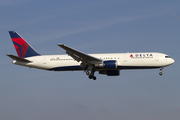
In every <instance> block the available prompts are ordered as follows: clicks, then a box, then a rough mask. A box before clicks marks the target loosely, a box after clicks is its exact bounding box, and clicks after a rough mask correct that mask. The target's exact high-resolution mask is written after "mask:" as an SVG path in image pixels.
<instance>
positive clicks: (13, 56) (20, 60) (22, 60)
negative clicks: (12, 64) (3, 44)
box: [6, 54, 32, 63]
mask: <svg viewBox="0 0 180 120" xmlns="http://www.w3.org/2000/svg"><path fill="white" fill-rule="evenodd" d="M6 55H7V56H9V57H10V58H12V59H13V60H16V61H18V62H27V63H29V62H32V61H30V60H27V59H24V58H20V57H17V56H15V55H11V54H6Z"/></svg>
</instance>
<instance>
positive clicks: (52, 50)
mask: <svg viewBox="0 0 180 120" xmlns="http://www.w3.org/2000/svg"><path fill="white" fill-rule="evenodd" d="M179 5H180V1H178V0H91V1H90V0H89V1H87V0H59V1H57V0H45V1H44V0H1V1H0V16H1V17H0V32H1V33H0V36H1V40H0V48H1V50H0V66H1V69H0V70H1V71H0V72H1V75H0V119H1V120H12V119H13V120H132V119H133V120H179V118H180V74H179V66H180V63H179V59H180V56H179V53H180V48H179V45H180V40H179V39H180V7H179ZM11 30H16V31H18V32H19V33H20V34H21V35H22V36H23V37H24V38H25V39H26V40H27V41H28V42H29V43H30V44H31V45H32V46H33V47H34V48H35V49H36V50H37V51H38V52H39V53H41V54H65V51H64V50H63V49H61V48H60V47H58V46H57V44H58V43H63V44H66V45H68V46H71V47H73V48H75V49H78V50H80V51H82V52H85V53H111V52H113V53H119V52H151V51H152V52H162V53H166V54H168V55H170V56H171V57H172V58H173V59H175V61H176V62H175V63H174V64H173V65H171V66H169V67H167V68H165V69H164V74H163V76H161V77H160V76H159V75H158V73H159V69H155V70H124V71H123V70H122V71H121V75H120V76H118V77H107V76H103V75H99V74H98V73H96V76H97V78H98V79H97V80H96V81H93V80H89V79H88V78H87V76H86V75H85V74H84V73H83V72H50V71H42V70H37V69H29V68H26V67H21V66H17V65H13V64H12V60H11V59H10V58H8V57H7V56H6V55H5V54H14V55H16V52H15V49H14V47H13V44H12V42H11V39H10V37H9V34H8V31H11Z"/></svg>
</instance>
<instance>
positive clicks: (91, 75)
mask: <svg viewBox="0 0 180 120" xmlns="http://www.w3.org/2000/svg"><path fill="white" fill-rule="evenodd" d="M86 75H88V76H89V79H93V80H96V76H94V71H92V72H90V71H86Z"/></svg>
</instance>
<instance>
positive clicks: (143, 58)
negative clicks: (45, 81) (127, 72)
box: [13, 52, 174, 71]
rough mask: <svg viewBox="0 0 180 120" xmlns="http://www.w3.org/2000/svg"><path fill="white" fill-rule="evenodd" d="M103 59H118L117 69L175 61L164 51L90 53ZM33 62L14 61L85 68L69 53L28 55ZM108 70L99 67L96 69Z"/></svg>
mask: <svg viewBox="0 0 180 120" xmlns="http://www.w3.org/2000/svg"><path fill="white" fill-rule="evenodd" d="M89 55H90V56H93V57H96V58H99V59H102V60H103V61H108V60H116V61H117V69H150V68H161V67H166V66H168V65H171V64H173V63H174V60H173V59H172V58H170V57H169V56H168V55H166V54H163V53H155V52H153V53H111V54H110V53H109V54H89ZM26 59H27V60H30V61H32V62H30V63H24V62H18V61H15V60H14V61H13V63H14V64H17V65H22V66H27V67H32V68H38V69H43V70H52V71H73V70H84V69H83V68H82V67H81V66H80V64H81V62H77V61H75V60H74V59H73V58H72V57H70V56H68V55H41V56H34V57H27V58H26ZM99 70H106V69H105V68H103V67H102V68H101V67H97V69H96V71H99Z"/></svg>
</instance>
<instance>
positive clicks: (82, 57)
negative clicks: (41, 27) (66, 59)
mask: <svg viewBox="0 0 180 120" xmlns="http://www.w3.org/2000/svg"><path fill="white" fill-rule="evenodd" d="M58 46H60V47H61V48H63V49H64V50H66V53H67V54H68V55H69V56H71V57H72V58H74V59H75V60H76V61H78V62H79V61H82V62H87V63H90V64H98V63H102V60H101V59H98V58H95V57H93V56H90V55H87V54H85V53H82V52H80V51H77V50H75V49H73V48H70V47H68V46H66V45H64V44H58Z"/></svg>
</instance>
